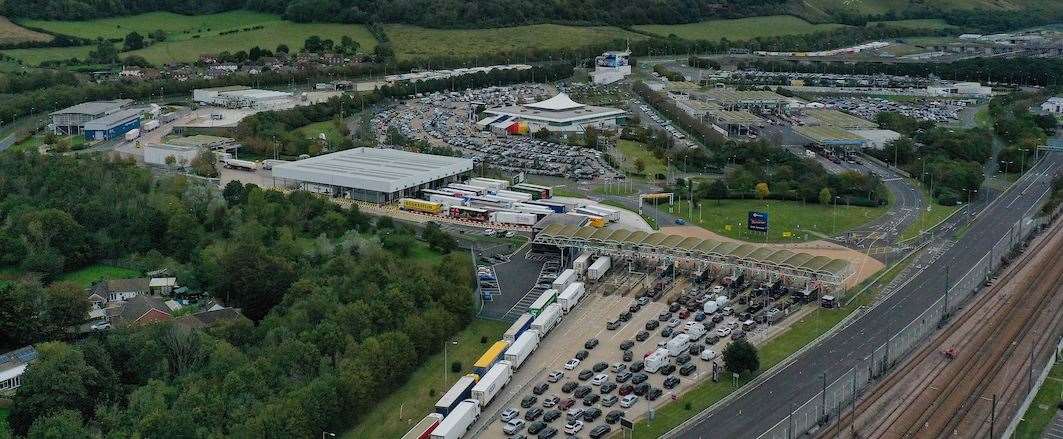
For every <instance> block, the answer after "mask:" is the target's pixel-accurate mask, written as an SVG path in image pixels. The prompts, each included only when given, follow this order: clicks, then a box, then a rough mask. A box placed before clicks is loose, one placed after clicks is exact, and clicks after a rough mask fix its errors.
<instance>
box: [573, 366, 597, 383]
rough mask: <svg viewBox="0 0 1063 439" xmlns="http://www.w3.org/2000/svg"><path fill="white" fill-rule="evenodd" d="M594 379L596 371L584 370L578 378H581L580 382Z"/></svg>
mask: <svg viewBox="0 0 1063 439" xmlns="http://www.w3.org/2000/svg"><path fill="white" fill-rule="evenodd" d="M593 377H594V371H593V370H590V369H583V370H581V371H580V373H579V375H578V376H577V377H576V378H579V380H580V381H587V380H589V379H591V378H593Z"/></svg>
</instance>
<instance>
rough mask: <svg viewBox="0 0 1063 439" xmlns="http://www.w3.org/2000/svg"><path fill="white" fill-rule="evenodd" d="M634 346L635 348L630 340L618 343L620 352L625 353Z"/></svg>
mask: <svg viewBox="0 0 1063 439" xmlns="http://www.w3.org/2000/svg"><path fill="white" fill-rule="evenodd" d="M634 346H635V342H633V341H631V340H624V341H622V342H620V350H622V351H626V350H628V349H631V348H632V347H634Z"/></svg>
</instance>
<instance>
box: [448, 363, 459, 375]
mask: <svg viewBox="0 0 1063 439" xmlns="http://www.w3.org/2000/svg"><path fill="white" fill-rule="evenodd" d="M450 371H451V372H454V373H459V372H461V362H460V361H455V362H453V363H450Z"/></svg>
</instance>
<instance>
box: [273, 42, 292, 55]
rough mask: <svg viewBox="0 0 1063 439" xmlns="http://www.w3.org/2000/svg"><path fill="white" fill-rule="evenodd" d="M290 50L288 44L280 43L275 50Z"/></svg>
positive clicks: (279, 51) (280, 51)
mask: <svg viewBox="0 0 1063 439" xmlns="http://www.w3.org/2000/svg"><path fill="white" fill-rule="evenodd" d="M288 50H289V49H288V45H287V44H278V45H277V49H276V50H274V52H276V53H288Z"/></svg>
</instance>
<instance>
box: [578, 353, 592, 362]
mask: <svg viewBox="0 0 1063 439" xmlns="http://www.w3.org/2000/svg"><path fill="white" fill-rule="evenodd" d="M590 354H591V353H590V352H587V351H579V352H576V359H577V360H579V361H583V360H586V359H587V356H588V355H590Z"/></svg>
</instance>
